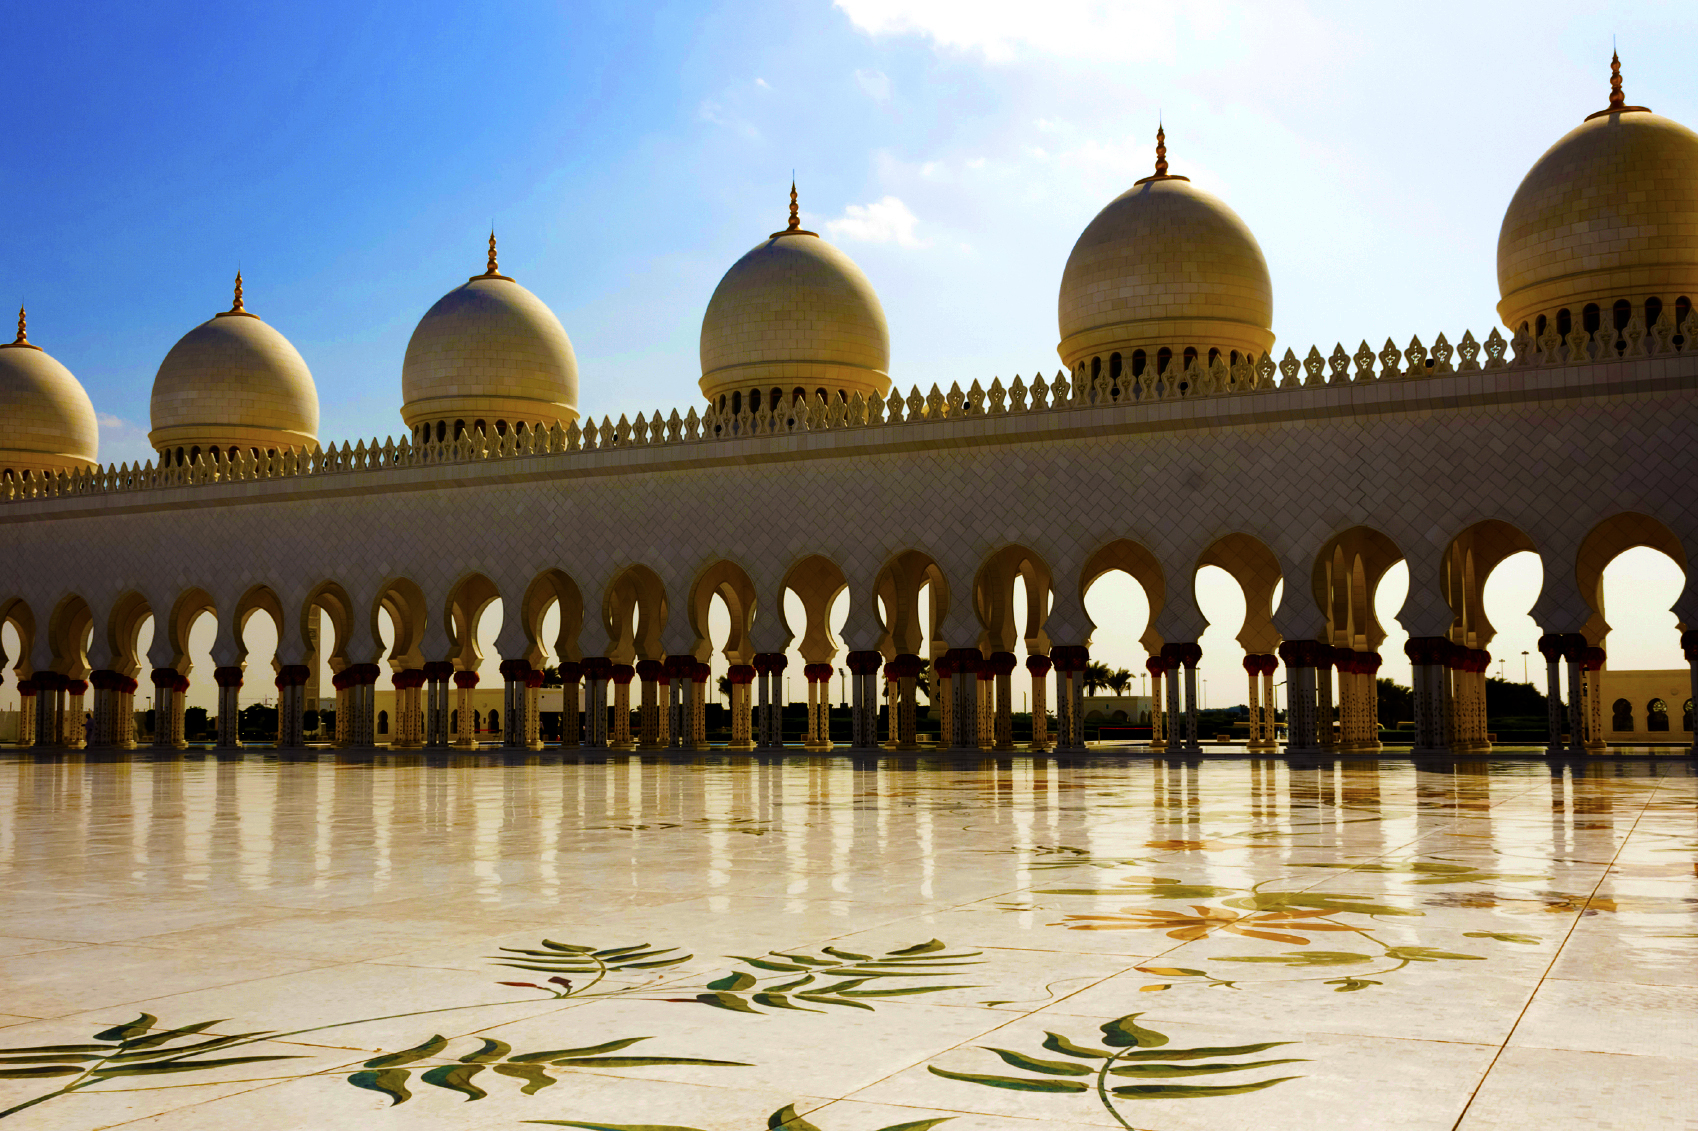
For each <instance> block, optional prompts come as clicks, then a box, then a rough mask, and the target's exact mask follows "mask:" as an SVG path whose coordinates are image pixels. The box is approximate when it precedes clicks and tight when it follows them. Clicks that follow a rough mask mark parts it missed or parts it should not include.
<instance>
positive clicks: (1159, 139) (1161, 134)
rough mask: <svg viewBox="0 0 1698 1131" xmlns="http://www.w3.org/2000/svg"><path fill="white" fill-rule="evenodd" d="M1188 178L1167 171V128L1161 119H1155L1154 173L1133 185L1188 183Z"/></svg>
mask: <svg viewBox="0 0 1698 1131" xmlns="http://www.w3.org/2000/svg"><path fill="white" fill-rule="evenodd" d="M1190 179H1191V178H1190V177H1181V176H1178V175H1177V174H1174V173H1169V172H1168V171H1167V127H1166V126H1165V125H1163V124H1162V121H1161V119H1160V118H1159V117H1158V118H1157V119H1156V171H1155V172H1154V173H1152V174H1151V175H1149V176H1147V177H1145V178H1144V179H1143V180H1141V181H1134V182H1133V183H1134V184H1139V185H1141V184H1144V183H1145V182H1147V181H1188V180H1190Z"/></svg>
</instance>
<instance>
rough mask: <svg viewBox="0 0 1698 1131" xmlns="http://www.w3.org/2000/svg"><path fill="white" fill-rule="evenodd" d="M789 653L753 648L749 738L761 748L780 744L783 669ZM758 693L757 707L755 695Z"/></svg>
mask: <svg viewBox="0 0 1698 1131" xmlns="http://www.w3.org/2000/svg"><path fill="white" fill-rule="evenodd" d="M789 664H790V657H788V656H786V655H785V654H784V653H782V652H757V653H756V654H755V656H754V663H753V664H752V665H751V666H752V667H753V668H754V669H755V683H754V685H753V690H752V691H751V692H750V704H751V708H752V709H753V717H752V719H751V721H750V732H751V733H750V740H751V741H752V742H754V744H755V746H756V748H758V749H761V750H782V749H783V748H784V722H783V719H784V694H783V693H784V675H783V673H784V669H785V668H786V667H788V666H789ZM757 696H758V698H759V704H758V708H756V705H755V702H754V701H755V699H756V697H757Z"/></svg>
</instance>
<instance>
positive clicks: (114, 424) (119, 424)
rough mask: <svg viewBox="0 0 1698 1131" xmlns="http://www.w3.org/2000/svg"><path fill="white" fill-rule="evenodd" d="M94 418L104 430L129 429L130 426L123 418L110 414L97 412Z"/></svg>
mask: <svg viewBox="0 0 1698 1131" xmlns="http://www.w3.org/2000/svg"><path fill="white" fill-rule="evenodd" d="M94 418H95V420H97V421H99V422H100V426H101V427H102V428H128V427H129V424H128V423H127V422H126V421H124V420H123V419H122V418H121V417H117V416H113V415H112V414H111V413H109V412H97V413H95V414H94Z"/></svg>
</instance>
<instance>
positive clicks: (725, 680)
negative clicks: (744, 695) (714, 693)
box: [719, 675, 731, 699]
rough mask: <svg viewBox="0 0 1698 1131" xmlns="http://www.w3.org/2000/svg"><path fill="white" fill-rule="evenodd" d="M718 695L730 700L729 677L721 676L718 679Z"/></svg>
mask: <svg viewBox="0 0 1698 1131" xmlns="http://www.w3.org/2000/svg"><path fill="white" fill-rule="evenodd" d="M719 694H720V696H721V697H722V698H725V699H729V698H731V677H730V676H728V675H722V676H720V677H719Z"/></svg>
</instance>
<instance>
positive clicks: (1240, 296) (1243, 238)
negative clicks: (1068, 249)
mask: <svg viewBox="0 0 1698 1131" xmlns="http://www.w3.org/2000/svg"><path fill="white" fill-rule="evenodd" d="M1165 143H1166V134H1165V133H1164V132H1163V131H1161V130H1158V131H1157V132H1156V173H1155V176H1152V177H1145V178H1144V179H1143V180H1141V181H1139V182H1138V183H1137V184H1135V185H1133V186H1132V187H1131V188H1129V189H1127V190H1126V191H1125V192H1123V193H1121V194H1120V195H1119V196H1117V197H1115V198H1114V200H1112V201H1111V202H1109V205H1108V206H1107V207H1106V208H1104V209H1103V210H1102V211H1101V212H1099V213H1097V216H1096V219H1094V220H1092V221H1091V222H1090V224H1089V225H1087V226H1086V228H1085V231H1084V233H1083V234H1082V235H1080V237H1079V242H1077V243H1076V244H1074V245H1073V254H1071V255H1069V256H1068V257H1067V268H1066V270H1065V271H1063V272H1062V275H1061V297H1060V302H1059V303H1058V307H1059V310H1058V313H1059V321H1060V327H1061V344H1060V345H1059V346H1057V347H1056V351H1057V352H1058V353H1060V354H1061V359H1062V361H1063V362H1064V363H1065V364H1066V365H1067V367H1068V368H1069V369H1076V368H1077V367H1078V366H1079V365H1081V364H1085V363H1088V362H1089V361H1090V360H1091V359H1092V358H1101V359H1102V360H1103V361H1104V362H1107V361H1108V359H1109V358H1110V357H1111V355H1113V354H1114V353H1121V354H1129V353H1130V351H1132V350H1136V349H1146V350H1150V351H1152V352H1153V351H1155V350H1159V349H1162V348H1164V347H1165V348H1168V349H1172V350H1174V351H1176V352H1177V351H1181V350H1184V349H1186V348H1188V347H1189V348H1194V349H1198V350H1205V349H1221V350H1238V351H1240V352H1242V353H1248V354H1257V353H1261V352H1263V351H1265V350H1268V349H1270V348H1272V346H1273V341H1274V335H1273V329H1272V327H1273V284H1272V282H1271V281H1270V280H1269V278H1268V263H1267V260H1266V259H1264V258H1263V257H1262V249H1261V246H1260V245H1259V244H1257V243H1256V237H1255V236H1254V235H1252V234H1251V232H1250V229H1249V227H1248V226H1247V225H1246V224H1245V223H1244V221H1243V220H1241V219H1239V218H1238V214H1237V213H1236V212H1234V211H1233V210H1232V209H1230V208H1228V207H1227V206H1226V205H1225V204H1224V203H1222V202H1221V201H1220V200H1218V199H1216V198H1215V197H1213V196H1210V195H1209V194H1208V193H1206V192H1203V191H1202V190H1201V189H1198V188H1194V187H1193V186H1192V184H1191V182H1190V181H1189V180H1188V179H1187V178H1185V177H1179V176H1170V175H1168V172H1167V147H1166V144H1165ZM1128 360H1129V359H1128Z"/></svg>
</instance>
